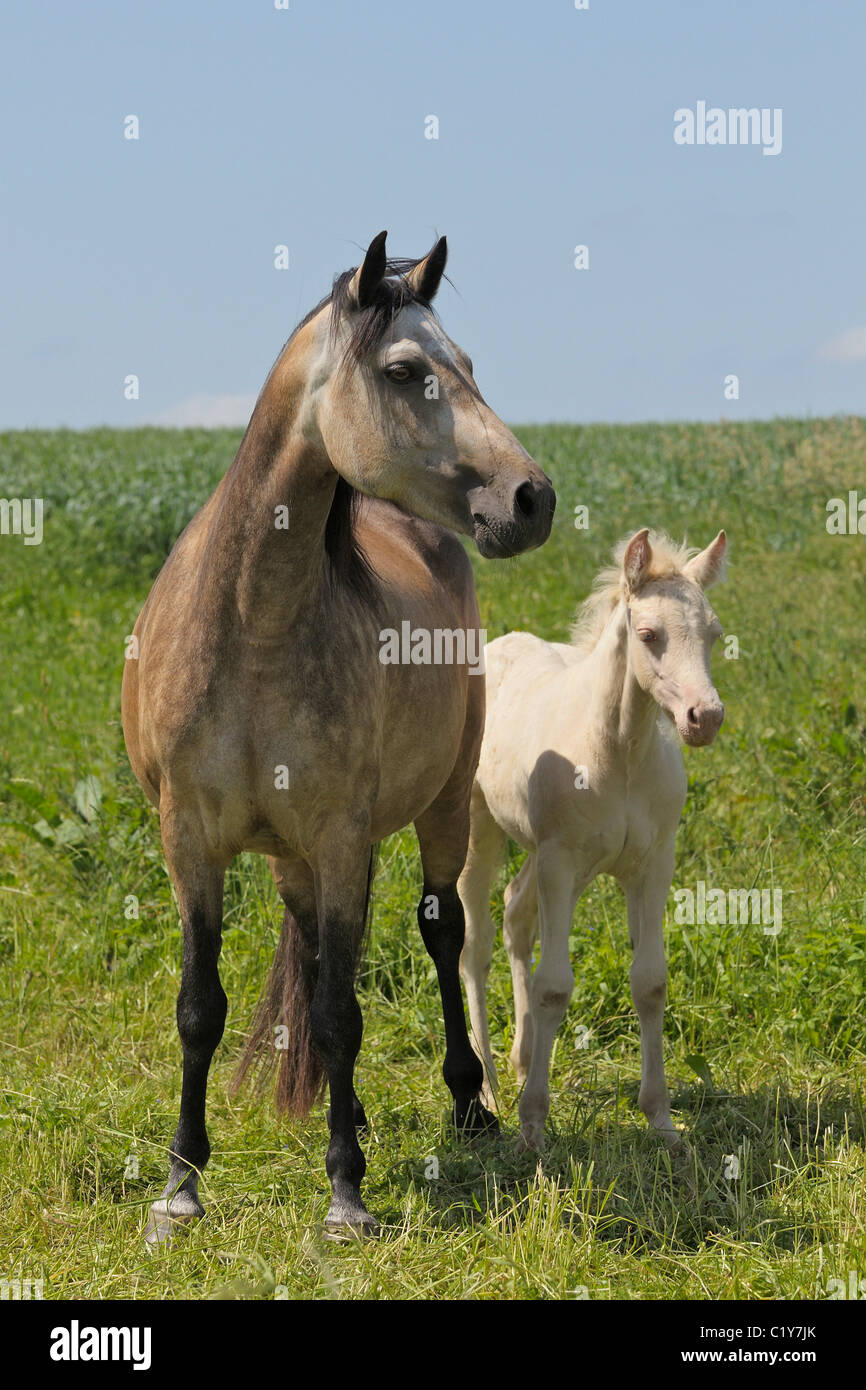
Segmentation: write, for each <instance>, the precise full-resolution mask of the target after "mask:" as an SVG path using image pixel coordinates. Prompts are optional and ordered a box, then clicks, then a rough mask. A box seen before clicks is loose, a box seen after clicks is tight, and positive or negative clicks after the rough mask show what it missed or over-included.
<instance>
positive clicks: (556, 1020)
mask: <svg viewBox="0 0 866 1390" xmlns="http://www.w3.org/2000/svg"><path fill="white" fill-rule="evenodd" d="M537 860H538V862H537V873H538V921H539V928H540V935H541V954H540V956H539V960H538V965H537V966H536V968H535V973H534V974H533V976H532V983H531V987H530V999H531V1010H532V1031H533V1041H532V1061H531V1063H530V1066H529V1076H528V1078H527V1081H526V1086H525V1088H524V1091H523V1095H522V1096H521V1098H520V1107H519V1113H520V1130H521V1137H522V1139H523V1143H524V1144H525V1145H526V1147H527V1148H530V1149H538V1148H540V1147H541V1145H542V1141H543V1137H544V1123H545V1121H546V1119H547V1115H548V1111H549V1110H550V1086H549V1077H548V1073H549V1070H550V1054H551V1051H552V1049H553V1040H554V1038H555V1037H556V1030H557V1029H558V1027H559V1025H560V1023H561V1022H562V1020H563V1018H564V1017H565V1011H566V1009H567V1008H568V1002H569V1000H570V999H571V992H572V990H573V989H574V974H573V972H572V969H571V961H570V960H569V956H568V934H569V930H570V928H571V919H572V917H573V916H574V905H575V903H576V901H577V897H578V893H579V892H582V891H583V888H584V887H585V880H584V879H581V880H580V882H579V887H578V882H577V880H576V874H575V862H574V854H573V852H572V851H570V850H568V849H565V848H563V847H561V846H559V845H556V844H549V843H542V844H541V845H539V847H538V856H537Z"/></svg>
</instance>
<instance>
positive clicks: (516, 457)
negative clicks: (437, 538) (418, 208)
mask: <svg viewBox="0 0 866 1390" xmlns="http://www.w3.org/2000/svg"><path fill="white" fill-rule="evenodd" d="M446 256H447V248H446V244H445V238H444V237H442V238H440V240H439V241H437V242H436V244H435V246H434V247H433V249H432V251H431V252H430V253H429V255H427V256H426V257H425V258H424V259H423V260H421V261H418V262H414V261H389V260H387V258H386V255H385V233H384V232H381V233H380V234H379V236H377V237H376V238H375V239H374V241H373V242H372V243H371V245H370V248H369V250H368V251H367V254H366V256H365V257H364V261H363V264H362V265H360V266H359V267H358V268H357V270H354V271H347V272H345V274H344V275H342V276H339V277H338V279H337V280H336V282H335V285H334V291H333V294H332V295H331V297H330V299H329V301H328V302H327V304H326V306H325V308H324V309H323V310H322V311H321V313H320V314H319V315H318V316H311V322H312V324H314V325H315V324H316V323H317V322H318V325H319V330H320V331H319V333H318V338H317V346H316V353H317V355H316V356H315V359H314V365H313V368H312V374H311V379H310V384H311V390H312V400H311V404H312V409H313V415H314V428H315V429H316V431H317V432H318V435H319V437H320V438H321V440H322V442H323V444H324V446H325V448H326V449H327V452H328V455H329V458H330V460H331V462H332V464H333V466H334V468H335V469H336V470H337V472H338V473H339V474H341V476H342V477H343V478H344V479H346V481H347V482H348V483H350V484H351V485H352V486H353V487H355V488H357V489H358V490H359V491H360V492H364V493H368V494H371V495H373V496H375V497H381V498H385V499H386V500H388V501H391V502H395V503H396V504H397V505H398V506H399V507H401V508H402V509H403V510H404V511H406V512H410V513H412V514H413V515H415V516H421V517H424V518H426V519H427V520H428V521H436V522H439V523H441V524H442V525H443V526H449V527H451V528H453V529H454V530H456V531H461V532H463V533H464V534H467V535H474V537H475V541H476V544H477V545H478V549H479V550H480V551H481V554H482V555H486V556H489V557H498V556H504V555H515V554H518V553H519V552H521V551H524V550H530V549H532V548H533V547H534V546H537V545H541V544H542V542H544V541H545V540H546V539H547V537H548V535H549V533H550V527H551V522H552V519H553V509H554V506H555V503H556V497H555V494H554V491H553V488H552V487H551V484H550V481H549V479H548V478H547V477H546V476H545V475H544V473H543V472H542V471H541V469H540V468H539V467H538V465H537V464H536V463H535V462H534V461H533V460H532V459H531V458H530V456H529V454H528V453H527V452H526V450H525V449H524V448H523V446H522V445H521V444H519V443H518V442H517V440H516V439H515V437H514V435H513V434H512V433H511V431H510V430H509V429H508V428H507V427H506V426H505V425H504V424H503V423H502V421H501V420H500V419H499V418H498V416H496V415H495V414H494V413H493V411H492V410H491V409H490V407H489V406H488V405H487V404H486V402H485V401H484V399H483V397H482V395H481V393H480V391H479V390H478V387H477V386H476V384H475V380H474V378H473V375H472V363H471V362H470V360H469V358H468V357H467V355H466V353H465V352H464V351H463V350H462V348H459V347H458V346H457V344H456V343H454V342H452V341H451V339H450V338H449V337H448V335H447V334H446V333H445V332H444V331H443V330H442V328H441V326H440V324H439V321H438V319H437V318H436V315H435V314H434V312H433V310H432V308H431V302H432V300H433V297H434V295H435V294H436V291H437V289H438V288H439V283H440V281H441V279H442V275H443V272H444V270H445V260H446Z"/></svg>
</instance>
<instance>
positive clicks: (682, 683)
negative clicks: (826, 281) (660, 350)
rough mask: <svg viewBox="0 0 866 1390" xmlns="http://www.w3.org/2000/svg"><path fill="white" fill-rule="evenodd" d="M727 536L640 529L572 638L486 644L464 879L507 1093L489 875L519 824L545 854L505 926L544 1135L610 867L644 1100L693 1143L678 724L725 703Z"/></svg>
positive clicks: (527, 1075)
mask: <svg viewBox="0 0 866 1390" xmlns="http://www.w3.org/2000/svg"><path fill="white" fill-rule="evenodd" d="M725 544H726V542H725V533H724V531H721V532H720V533H719V535H718V536H717V537H716V539H715V540H714V541H713V542H712V544H711V545H709V546H708V547H707V549H706V550H703V551H701V552H700V554H694V553H693V551H689V550H686V549H685V548H684V547H678V546H676V545H675V544H674V543H673V542H672V541H670V540H669V539H668V537H667V536H663V535H657V534H655V533H652V534H651V533H650V532H649V531H648V530H642V531H639V532H638V533H637V534H636V535H635V536H633V537H632V538H631V540H630V541H628V543H627V544H625V543H624V544H622V545H621V546H620V547H619V549H618V551H617V557H616V558H617V561H618V563H617V566H616V567H615V568H613V569H609V570H606V571H604V572H603V573H602V574H601V575H599V577H598V579H597V581H596V586H595V592H594V594H593V595H592V597H591V598H589V599H588V600H587V602H586V603H585V604H584V606H583V609H582V610H581V614H580V617H579V619H578V622H577V624H576V625H575V631H574V641H573V643H572V644H571V645H567V644H563V643H555V642H544V641H542V640H541V639H540V638H538V637H533V636H532V635H531V634H530V633H528V632H512V633H509V634H508V635H507V636H505V637H500V638H498V639H497V640H496V641H495V642H491V644H490V646H489V647H487V649H486V661H487V722H486V727H485V732H484V741H483V744H482V749H481V760H480V763H479V766H478V772H477V774H476V780H475V785H474V788H473V793H472V804H471V837H470V846H469V854H468V857H467V860H466V866H465V868H464V870H463V873H462V875H461V877H460V881H459V885H458V890H459V893H460V897H461V899H462V901H463V906H464V910H465V914H466V942H465V946H464V950H463V955H462V958H461V970H462V973H463V977H464V980H465V982H466V988H467V993H468V996H469V1012H470V1017H471V1020H472V1030H473V1035H474V1041H475V1046H476V1048H477V1050H478V1052H479V1055H480V1057H481V1060H482V1061H483V1063H484V1066H485V1069H486V1074H487V1096H486V1100H487V1103H488V1104H491V1103H495V1090H496V1068H495V1066H494V1063H493V1057H492V1054H491V1050H490V1034H489V1030H488V1023H487V1005H486V996H485V990H486V981H487V974H488V971H489V969H490V961H491V956H492V950H493V940H494V936H495V926H494V923H493V919H492V917H491V915H490V884H491V880H492V878H493V875H494V873H495V872H496V870H497V868H498V866H499V864H501V862H502V855H503V852H504V849H505V844H506V836H510V837H511V839H513V840H515V841H516V842H517V843H518V844H519V845H521V846H522V847H523V848H524V849H526V850H528V851H529V857H528V858H527V859H526V861H525V862H524V864H523V866H522V868H521V870H520V872H519V873H518V874H517V876H516V878H515V879H514V881H513V882H512V883H511V884H509V886H508V888H507V889H506V893H505V920H504V936H505V943H506V946H507V948H508V954H509V957H510V960H511V973H512V980H513V983H514V1003H515V1010H516V1014H517V1028H516V1034H515V1040H514V1047H513V1049H512V1053H511V1060H512V1062H513V1064H514V1067H515V1070H516V1072H517V1077H518V1080H519V1081H520V1082H525V1087H524V1090H523V1094H522V1097H521V1100H520V1126H521V1134H522V1138H523V1141H524V1143H525V1144H526V1145H527V1146H528V1147H530V1148H538V1147H540V1145H541V1141H542V1136H543V1132H544V1124H545V1120H546V1118H547V1114H548V1110H549V1108H550V1092H549V1088H548V1071H549V1067H550V1054H551V1049H552V1046H553V1040H554V1037H555V1035H556V1030H557V1028H558V1027H559V1025H560V1023H561V1022H562V1019H563V1017H564V1015H565V1011H566V1009H567V1007H568V1002H569V999H570V998H571V992H572V989H573V986H574V975H573V974H572V970H571V965H570V962H569V956H568V936H569V930H570V927H571V920H572V917H573V915H574V909H575V904H576V902H577V899H578V897H579V896H580V894H581V893H582V892H583V890H584V889H585V888H586V887H587V885H588V884H589V883H591V882H592V880H593V879H594V878H595V877H596V876H597V875H598V874H600V873H609V874H612V875H613V876H614V877H615V878H616V879H617V880H618V881H619V882H620V884H621V885H622V887H623V889H624V890H625V895H626V901H627V905H628V923H629V935H630V938H631V945H632V950H633V952H634V959H633V964H632V967H631V988H632V997H633V999H634V1003H635V1007H636V1009H637V1013H638V1017H639V1019H640V1028H641V1054H642V1065H641V1086H640V1097H639V1104H640V1107H641V1110H642V1111H643V1112H644V1114H645V1115H646V1117H647V1119H648V1120H649V1122H650V1124H651V1125H652V1126H653V1127H654V1128H655V1129H657V1130H658V1131H659V1132H660V1133H661V1134H662V1135H663V1136H664V1137H665V1139H666V1140H667V1142H668V1143H669V1144H671V1145H674V1144H676V1143H677V1142H678V1135H677V1132H676V1130H675V1128H674V1124H673V1121H672V1119H671V1113H670V1102H669V1099H668V1092H667V1085H666V1082H665V1072H664V1061H663V1057H662V1018H663V1014H664V1006H665V992H666V977H667V970H666V965H665V954H664V941H663V936H662V923H663V918H664V908H665V902H666V899H667V896H668V891H669V889H670V885H671V879H672V877H673V868H674V838H675V835H676V830H677V825H678V823H679V819H680V816H681V814H682V810H683V806H684V804H685V799H686V774H685V768H684V766H683V757H682V753H681V751H680V748H679V745H678V743H677V740H676V738H675V737H674V736H673V735H672V733H671V729H670V724H671V723H672V724H673V725H674V726H675V728H676V731H677V733H678V734H679V737H680V738H681V739H682V741H683V743H687V744H690V745H703V744H708V743H712V741H713V739H714V738H715V736H716V734H717V733H718V731H719V728H720V727H721V723H722V720H723V718H724V706H723V705H722V703H721V701H720V699H719V696H718V694H717V692H716V689H715V687H714V685H713V682H712V679H711V676H710V652H711V648H712V645H713V643H714V642H715V641H716V639H717V638H718V637H719V636H720V635H721V628H720V625H719V621H718V619H717V618H716V615H715V613H714V612H713V610H712V608H711V607H710V605H709V603H708V602H707V599H706V597H705V595H704V590H705V589H707V588H708V587H709V586H710V585H711V584H713V583H714V582H715V581H716V580H718V579H720V578H722V575H723V568H724V557H725ZM662 713H663V714H665V715H667V716H668V719H667V720H665V719H662V718H661V717H660V714H662ZM668 721H670V722H668ZM537 934H540V938H541V953H540V957H539V961H538V965H537V967H536V969H535V972H534V973H532V972H531V969H530V955H531V952H532V947H533V944H534V942H535V939H536V935H537Z"/></svg>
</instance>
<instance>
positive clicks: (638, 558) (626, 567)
mask: <svg viewBox="0 0 866 1390" xmlns="http://www.w3.org/2000/svg"><path fill="white" fill-rule="evenodd" d="M651 559H652V549H651V548H650V543H649V527H648V526H645V527H644V528H643V530H642V531H638V532H636V533H635V535H633V536H632V538H631V540H630V541H629V543H628V545H627V546H626V548H625V554H624V555H623V557H622V572H623V575H624V576H625V582H626V587H627V589H628V591H629V593H632V594H633V593H636V592H637V590H638V589H639V588H640V586H641V584H642V583H643V580H644V576H645V575H646V572H647V570H648V569H649V566H650V560H651Z"/></svg>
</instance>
